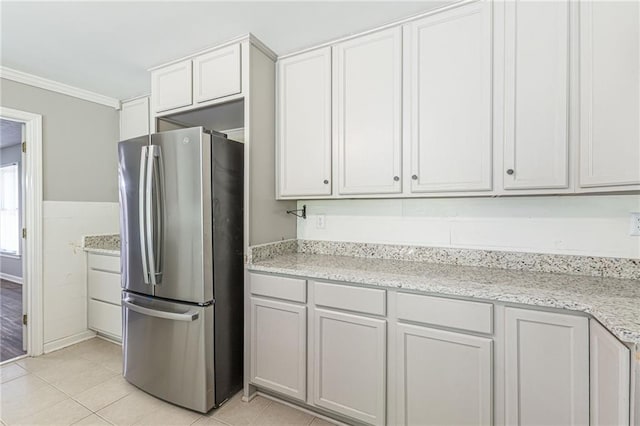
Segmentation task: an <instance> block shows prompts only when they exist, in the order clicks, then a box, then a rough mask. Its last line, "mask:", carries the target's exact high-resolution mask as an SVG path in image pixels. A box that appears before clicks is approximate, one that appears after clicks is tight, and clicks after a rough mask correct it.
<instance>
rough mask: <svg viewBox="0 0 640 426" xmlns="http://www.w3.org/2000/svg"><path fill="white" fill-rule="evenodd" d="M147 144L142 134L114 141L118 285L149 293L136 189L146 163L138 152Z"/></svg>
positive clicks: (145, 137) (142, 176)
mask: <svg viewBox="0 0 640 426" xmlns="http://www.w3.org/2000/svg"><path fill="white" fill-rule="evenodd" d="M148 143H149V138H148V136H142V137H139V138H134V139H130V140H127V141H123V142H120V143H119V144H118V157H119V158H118V161H119V162H118V185H119V191H120V239H121V241H120V259H121V270H122V287H123V288H124V289H126V290H130V291H135V292H137V293H144V294H153V288H152V286H150V285H149V284H147V281H148V276H146V273H145V271H146V270H147V267H146V265H143V257H142V247H141V237H142V236H143V234H141V227H140V216H141V210H140V200H141V197H140V195H141V192H140V190H141V182H142V183H144V177H145V174H144V173H141V171H142V172H144V168H145V165H146V161H144V160H145V159H144V158H143V157H142V153H143V152H146V150H147V148H148ZM141 160H142V161H141ZM141 178H142V179H141ZM142 186H144V185H142Z"/></svg>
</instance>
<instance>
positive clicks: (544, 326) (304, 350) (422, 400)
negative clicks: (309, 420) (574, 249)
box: [247, 273, 633, 426]
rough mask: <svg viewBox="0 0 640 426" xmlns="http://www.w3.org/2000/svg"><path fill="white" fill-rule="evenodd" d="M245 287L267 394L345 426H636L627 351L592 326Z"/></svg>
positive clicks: (253, 361) (310, 288) (481, 309)
mask: <svg viewBox="0 0 640 426" xmlns="http://www.w3.org/2000/svg"><path fill="white" fill-rule="evenodd" d="M249 275H250V283H251V294H252V295H251V296H250V300H248V301H247V302H248V303H247V306H250V310H249V311H248V315H249V317H250V320H248V324H250V327H249V328H250V336H251V338H250V348H248V352H247V356H248V357H249V358H250V362H249V363H248V364H249V365H250V373H249V374H248V376H249V379H248V384H251V385H254V386H256V387H257V388H258V389H259V390H263V391H269V390H270V391H275V392H278V393H279V394H280V395H282V396H283V397H288V398H291V399H295V400H297V401H298V402H301V403H304V404H305V405H306V407H308V408H310V409H314V408H315V409H317V410H319V411H322V412H323V413H324V414H327V415H331V413H333V414H334V415H335V416H336V417H337V418H338V419H340V420H341V421H343V422H345V423H347V424H351V423H357V424H361V423H363V424H369V425H376V426H381V425H387V424H388V425H407V426H413V425H419V426H430V425H434V426H435V425H438V426H445V425H451V426H453V425H491V424H494V422H495V423H496V424H501V425H502V424H504V425H509V426H511V425H522V426H527V425H531V426H534V425H535V426H542V425H548V426H558V425H562V426H573V425H588V424H589V423H590V424H591V425H593V426H596V425H597V426H600V425H629V421H630V405H631V401H632V399H631V394H630V387H631V386H632V385H633V383H631V382H630V380H631V375H632V374H633V373H632V371H631V354H630V350H629V349H628V348H627V347H626V346H625V345H624V344H622V343H621V342H620V341H618V339H616V338H615V337H614V336H613V335H612V334H611V333H609V332H608V331H607V330H606V329H605V328H603V327H602V326H600V324H599V323H597V321H595V320H591V326H590V325H589V319H588V318H587V317H586V316H578V315H572V314H564V313H556V312H548V311H542V310H539V309H536V308H534V307H532V308H531V309H528V308H520V307H518V308H516V307H509V306H504V305H503V304H500V303H491V302H487V301H477V300H464V299H453V298H449V297H440V296H435V295H429V296H427V295H422V294H414V293H409V292H404V291H396V290H393V289H384V288H375V287H363V286H360V285H352V284H347V283H328V282H321V281H313V280H306V279H305V278H301V277H284V276H277V275H270V274H255V273H250V274H249ZM387 357H389V358H388V359H387Z"/></svg>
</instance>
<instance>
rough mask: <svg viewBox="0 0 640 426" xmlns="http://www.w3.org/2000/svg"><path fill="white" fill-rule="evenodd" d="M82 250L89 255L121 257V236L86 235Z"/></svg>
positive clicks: (83, 239)
mask: <svg viewBox="0 0 640 426" xmlns="http://www.w3.org/2000/svg"><path fill="white" fill-rule="evenodd" d="M82 248H83V250H84V251H87V252H89V253H97V254H108V255H112V256H120V235H119V234H105V235H85V236H84V237H83V238H82Z"/></svg>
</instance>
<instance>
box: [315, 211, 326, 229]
mask: <svg viewBox="0 0 640 426" xmlns="http://www.w3.org/2000/svg"><path fill="white" fill-rule="evenodd" d="M324 225H325V217H324V215H323V214H319V215H317V216H316V229H324Z"/></svg>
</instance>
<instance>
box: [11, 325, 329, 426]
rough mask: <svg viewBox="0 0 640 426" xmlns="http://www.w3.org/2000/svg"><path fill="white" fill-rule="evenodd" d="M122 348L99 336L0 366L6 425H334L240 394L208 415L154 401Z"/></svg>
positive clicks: (303, 413)
mask: <svg viewBox="0 0 640 426" xmlns="http://www.w3.org/2000/svg"><path fill="white" fill-rule="evenodd" d="M121 371H122V353H121V348H120V346H118V345H115V344H113V343H110V342H107V341H105V340H102V339H99V338H95V339H91V340H87V341H85V342H82V343H79V344H77V345H73V346H70V347H68V348H65V349H61V350H59V351H56V352H52V353H50V354H47V355H43V356H40V357H37V358H24V359H21V360H18V361H15V362H12V363H9V364H5V365H3V366H1V367H0V419H1V420H2V424H3V425H7V426H11V425H72V424H74V425H110V424H113V425H194V426H224V425H228V426H240V425H312V426H326V425H331V423H328V422H326V421H324V420H322V419H320V418H317V417H314V416H312V415H310V414H307V413H305V412H302V411H300V410H296V409H294V408H291V407H289V406H286V405H283V404H280V403H278V402H275V401H271V400H269V399H266V398H263V397H260V396H258V397H256V398H254V399H253V400H252V401H251V402H249V403H245V402H242V400H241V399H240V394H238V395H236V396H234V397H233V398H232V399H231V400H230V401H229V402H227V403H226V404H225V405H223V406H222V407H221V408H219V409H217V410H212V411H210V412H209V413H207V414H206V415H201V414H200V413H196V412H194V411H190V410H186V409H183V408H180V407H177V406H175V405H172V404H169V403H167V402H164V401H161V400H159V399H157V398H154V397H152V396H150V395H148V394H146V393H144V392H142V391H141V390H139V389H137V388H136V387H134V386H132V385H130V384H129V383H127V382H126V381H125V380H124V379H123V377H122V375H121Z"/></svg>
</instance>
